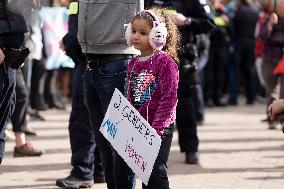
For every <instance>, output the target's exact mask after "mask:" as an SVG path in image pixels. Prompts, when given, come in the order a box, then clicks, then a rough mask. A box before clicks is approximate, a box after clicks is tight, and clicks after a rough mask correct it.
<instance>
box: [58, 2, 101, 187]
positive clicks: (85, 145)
mask: <svg viewBox="0 0 284 189" xmlns="http://www.w3.org/2000/svg"><path fill="white" fill-rule="evenodd" d="M78 7H79V5H78V0H72V1H71V2H70V5H69V20H68V33H67V34H66V35H65V36H64V37H63V39H62V43H61V48H62V49H63V50H65V52H66V55H68V56H69V57H70V58H72V60H73V61H74V63H75V67H74V70H73V81H72V110H71V114H70V119H69V137H70V144H71V150H72V156H71V164H72V166H73V168H72V170H71V172H70V175H69V176H68V177H66V178H63V179H57V180H56V185H57V186H58V187H63V188H80V187H90V186H92V185H93V182H95V183H102V182H105V179H104V172H103V167H102V162H101V158H100V154H99V149H98V146H96V143H95V138H94V135H93V129H92V126H91V123H90V121H89V120H90V118H89V113H88V110H87V108H86V106H85V105H84V94H83V78H82V76H83V74H84V73H85V70H86V66H87V65H86V60H85V55H84V54H83V53H82V50H81V46H80V44H79V42H78V39H77V31H78Z"/></svg>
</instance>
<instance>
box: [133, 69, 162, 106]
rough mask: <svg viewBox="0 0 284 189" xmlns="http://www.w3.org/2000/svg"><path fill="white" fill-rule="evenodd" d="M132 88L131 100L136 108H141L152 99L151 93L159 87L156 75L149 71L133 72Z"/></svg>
mask: <svg viewBox="0 0 284 189" xmlns="http://www.w3.org/2000/svg"><path fill="white" fill-rule="evenodd" d="M131 81H132V88H131V94H132V95H131V100H132V103H133V105H134V107H135V108H137V109H138V108H140V107H141V106H142V105H143V104H144V103H146V102H148V101H149V100H150V99H151V95H152V94H153V93H154V91H155V89H156V88H157V82H156V80H155V76H154V75H153V74H151V73H147V71H142V72H141V73H139V74H137V73H132V74H131Z"/></svg>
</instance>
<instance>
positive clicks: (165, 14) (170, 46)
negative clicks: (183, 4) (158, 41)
mask: <svg viewBox="0 0 284 189" xmlns="http://www.w3.org/2000/svg"><path fill="white" fill-rule="evenodd" d="M151 10H152V11H153V12H154V13H155V14H156V15H157V16H158V17H159V20H160V22H164V23H165V24H166V27H167V30H168V36H167V42H166V44H165V46H164V47H163V49H162V50H163V51H165V52H167V53H168V54H169V55H170V56H171V57H172V58H173V59H174V60H175V61H176V63H178V62H179V59H178V53H177V51H178V49H179V48H180V34H179V31H178V28H177V26H176V24H175V20H174V17H173V15H172V14H170V13H169V11H167V9H162V8H159V7H153V8H151ZM136 18H139V19H144V20H146V21H147V22H149V24H151V25H153V21H154V18H153V17H152V16H151V15H150V14H149V13H147V12H146V11H145V12H144V11H141V12H140V13H138V14H137V15H135V16H134V18H133V20H134V19H136Z"/></svg>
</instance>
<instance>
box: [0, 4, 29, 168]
mask: <svg viewBox="0 0 284 189" xmlns="http://www.w3.org/2000/svg"><path fill="white" fill-rule="evenodd" d="M0 26H1V27H0V49H1V53H0V55H1V59H2V60H1V61H0V86H1V87H0V112H1V116H0V163H1V162H2V159H3V155H4V149H5V125H6V123H7V120H8V118H9V117H10V116H11V115H12V113H13V111H14V108H15V104H16V98H15V97H16V94H15V87H16V71H15V70H17V69H19V67H20V66H21V65H22V64H23V63H24V61H25V59H26V58H27V56H28V53H29V50H28V49H26V48H24V47H23V45H24V39H25V36H24V34H25V33H26V32H27V27H26V23H25V20H24V18H23V16H21V15H18V14H15V13H13V12H11V11H9V10H8V2H7V0H0ZM3 54H4V56H3ZM3 58H4V61H3Z"/></svg>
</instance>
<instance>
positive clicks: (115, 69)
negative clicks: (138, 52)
mask: <svg viewBox="0 0 284 189" xmlns="http://www.w3.org/2000/svg"><path fill="white" fill-rule="evenodd" d="M127 62H128V60H117V61H114V62H112V63H109V64H106V65H104V66H102V67H100V68H99V69H98V73H99V74H100V76H101V77H119V76H123V75H125V76H126V65H127Z"/></svg>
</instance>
